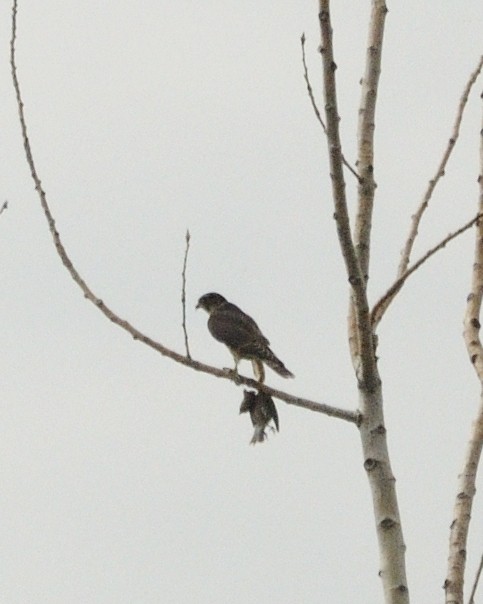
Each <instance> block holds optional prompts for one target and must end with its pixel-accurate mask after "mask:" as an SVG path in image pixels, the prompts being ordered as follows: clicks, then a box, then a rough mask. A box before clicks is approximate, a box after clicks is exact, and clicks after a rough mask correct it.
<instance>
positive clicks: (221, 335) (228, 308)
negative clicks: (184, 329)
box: [196, 293, 294, 382]
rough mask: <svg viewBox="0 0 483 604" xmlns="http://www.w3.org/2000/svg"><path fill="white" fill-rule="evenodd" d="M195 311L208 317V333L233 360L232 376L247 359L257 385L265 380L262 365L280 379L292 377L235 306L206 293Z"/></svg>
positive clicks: (264, 338)
mask: <svg viewBox="0 0 483 604" xmlns="http://www.w3.org/2000/svg"><path fill="white" fill-rule="evenodd" d="M196 308H204V309H205V310H206V312H207V313H208V314H209V315H210V317H209V319H208V329H209V330H210V333H211V335H212V336H213V337H214V338H215V340H218V341H219V342H223V344H226V346H228V348H229V350H230V352H231V354H232V355H233V358H234V359H235V372H236V373H238V363H239V362H240V360H241V359H248V360H250V361H251V362H252V366H253V372H254V374H255V378H256V379H257V380H258V381H259V382H263V381H264V379H265V370H264V367H263V363H266V364H267V365H268V366H269V367H270V368H271V369H273V370H274V371H275V372H276V373H278V374H279V375H281V376H282V377H286V378H289V377H294V376H293V373H291V372H290V371H289V370H288V369H287V368H286V367H285V365H284V364H283V363H282V361H281V360H280V359H278V358H277V357H276V356H275V354H274V353H273V352H272V351H271V350H270V342H269V341H268V340H267V338H266V337H265V336H264V335H263V333H262V332H261V331H260V328H259V327H258V325H257V324H256V323H255V321H254V320H253V319H252V318H251V317H249V316H248V315H247V314H245V313H244V312H243V311H242V310H241V309H239V308H238V306H235V305H234V304H231V303H230V302H228V301H227V300H226V299H225V298H224V297H223V296H220V294H215V293H210V294H205V295H204V296H201V298H200V299H199V300H198V304H197V305H196Z"/></svg>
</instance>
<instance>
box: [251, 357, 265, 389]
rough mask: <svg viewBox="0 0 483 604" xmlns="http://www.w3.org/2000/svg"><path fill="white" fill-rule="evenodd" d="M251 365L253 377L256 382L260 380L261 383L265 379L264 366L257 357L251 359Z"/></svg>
mask: <svg viewBox="0 0 483 604" xmlns="http://www.w3.org/2000/svg"><path fill="white" fill-rule="evenodd" d="M252 367H253V373H254V374H255V379H256V380H257V382H260V384H263V382H264V381H265V368H264V366H263V363H262V361H260V360H259V359H252Z"/></svg>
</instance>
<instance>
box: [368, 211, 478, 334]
mask: <svg viewBox="0 0 483 604" xmlns="http://www.w3.org/2000/svg"><path fill="white" fill-rule="evenodd" d="M481 217H482V214H477V215H476V216H475V217H474V218H472V219H471V220H470V221H469V222H467V223H466V224H464V225H463V226H462V227H461V228H459V229H458V230H457V231H454V232H453V233H450V234H449V235H447V236H446V237H445V238H444V239H442V240H441V241H440V242H439V243H438V244H437V245H435V246H434V247H432V248H431V249H430V250H428V251H427V252H426V253H425V254H424V256H421V258H420V259H419V260H418V261H417V262H415V263H414V264H413V266H411V268H409V269H408V270H407V271H406V272H405V273H404V275H402V277H399V279H396V281H394V283H393V284H392V285H391V287H390V288H389V289H388V290H387V291H386V293H385V294H384V295H383V296H381V298H379V300H378V301H377V302H376V304H375V305H374V308H373V309H372V312H371V320H372V326H373V329H374V330H375V329H376V327H377V326H378V325H379V323H380V321H381V319H382V317H383V316H384V314H385V313H386V310H387V309H388V308H389V306H390V304H391V302H392V301H393V300H394V298H395V297H396V295H397V294H398V293H399V292H400V291H401V289H402V287H403V285H404V284H405V283H406V281H407V279H408V277H410V276H411V275H412V274H413V273H414V272H415V271H417V270H418V268H420V267H421V266H422V265H423V264H424V263H425V262H426V260H429V258H431V256H433V255H434V254H436V252H438V251H439V250H441V249H443V248H444V247H445V246H446V244H448V243H449V242H450V241H452V240H453V239H456V237H458V236H459V235H461V234H462V233H464V232H465V231H467V230H468V229H470V228H471V227H472V226H473V225H474V224H475V223H476V222H477V221H478V220H479V219H480V218H481Z"/></svg>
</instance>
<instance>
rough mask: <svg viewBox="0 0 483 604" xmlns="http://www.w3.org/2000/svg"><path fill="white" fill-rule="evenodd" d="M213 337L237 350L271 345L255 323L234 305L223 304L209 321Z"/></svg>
mask: <svg viewBox="0 0 483 604" xmlns="http://www.w3.org/2000/svg"><path fill="white" fill-rule="evenodd" d="M208 329H209V330H210V333H211V335H212V336H213V337H214V338H215V339H216V340H218V341H219V342H223V344H226V345H227V346H228V347H229V348H233V349H235V350H240V349H243V350H246V349H247V348H248V349H250V348H251V347H252V346H253V345H254V344H255V348H257V347H260V346H261V347H265V346H268V345H269V344H270V342H269V341H268V340H267V338H266V337H265V336H264V335H263V334H262V332H261V331H260V328H259V327H258V325H257V324H256V323H255V321H254V320H253V319H252V318H251V317H250V316H248V315H247V314H245V313H244V312H243V311H242V310H241V309H239V308H238V306H235V305H234V304H230V303H227V304H223V306H222V307H221V308H217V309H216V310H215V311H214V312H213V313H212V314H211V316H210V318H209V319H208Z"/></svg>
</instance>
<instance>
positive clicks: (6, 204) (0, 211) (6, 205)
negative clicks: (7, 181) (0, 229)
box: [0, 201, 8, 214]
mask: <svg viewBox="0 0 483 604" xmlns="http://www.w3.org/2000/svg"><path fill="white" fill-rule="evenodd" d="M7 208H8V201H4V202H3V204H2V207H1V208H0V214H2V212H4V211H5V210H6V209H7Z"/></svg>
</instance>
